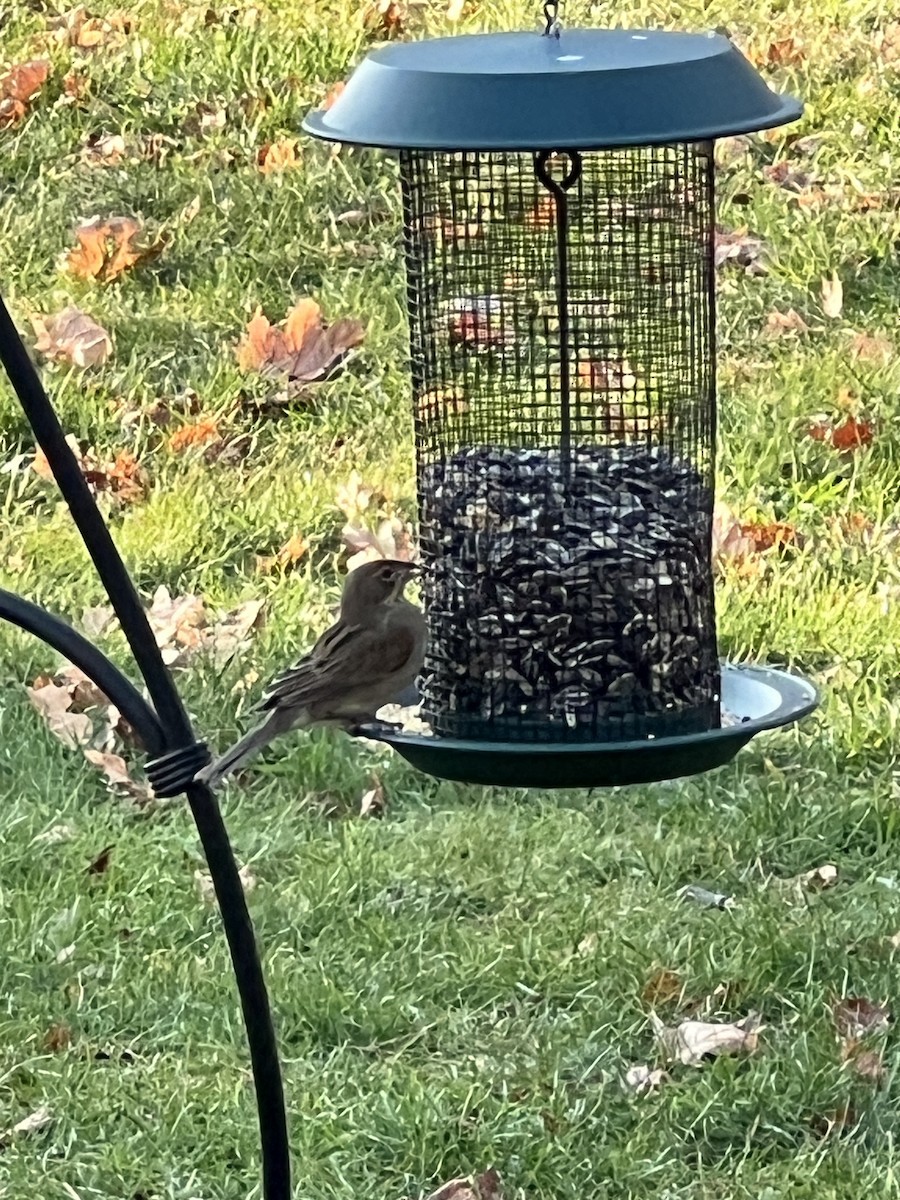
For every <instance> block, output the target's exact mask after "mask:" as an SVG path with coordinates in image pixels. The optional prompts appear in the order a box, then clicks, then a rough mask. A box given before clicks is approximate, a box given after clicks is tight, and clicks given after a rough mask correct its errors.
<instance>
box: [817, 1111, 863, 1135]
mask: <svg viewBox="0 0 900 1200" xmlns="http://www.w3.org/2000/svg"><path fill="white" fill-rule="evenodd" d="M811 1124H812V1127H813V1130H814V1131H815V1133H817V1134H818V1136H819V1137H822V1138H826V1137H829V1136H830V1135H831V1134H832V1133H838V1134H841V1133H844V1132H846V1131H847V1130H849V1129H852V1128H854V1126H856V1125H858V1124H859V1113H858V1112H857V1111H856V1109H855V1108H854V1107H853V1106H852V1105H851V1104H850V1103H846V1104H842V1105H841V1106H840V1108H836V1109H834V1110H832V1111H831V1112H828V1113H822V1114H820V1115H818V1116H816V1117H813V1119H812V1121H811Z"/></svg>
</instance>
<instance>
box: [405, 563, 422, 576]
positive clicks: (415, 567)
mask: <svg viewBox="0 0 900 1200" xmlns="http://www.w3.org/2000/svg"><path fill="white" fill-rule="evenodd" d="M406 569H407V571H408V572H409V573H410V575H423V574H424V573H425V566H424V564H423V563H413V562H411V563H407V564H406Z"/></svg>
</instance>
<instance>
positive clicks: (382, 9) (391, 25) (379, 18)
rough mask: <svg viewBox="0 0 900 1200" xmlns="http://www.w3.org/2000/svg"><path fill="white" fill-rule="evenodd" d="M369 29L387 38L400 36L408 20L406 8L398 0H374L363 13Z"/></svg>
mask: <svg viewBox="0 0 900 1200" xmlns="http://www.w3.org/2000/svg"><path fill="white" fill-rule="evenodd" d="M363 20H364V21H365V23H366V25H367V26H368V28H369V29H371V30H372V31H373V32H377V33H379V34H381V35H382V36H383V37H385V38H394V37H399V36H400V34H401V33H402V32H403V27H404V24H405V21H406V8H405V6H404V5H403V4H401V3H399V2H398V0H373V3H371V4H369V6H368V8H366V10H365V12H364V13H363Z"/></svg>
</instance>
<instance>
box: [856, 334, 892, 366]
mask: <svg viewBox="0 0 900 1200" xmlns="http://www.w3.org/2000/svg"><path fill="white" fill-rule="evenodd" d="M850 349H851V351H852V353H853V355H854V357H855V358H861V359H863V360H864V361H865V362H876V363H880V364H881V365H882V366H884V365H886V364H887V363H889V362H890V361H891V359H892V358H893V357H894V343H893V342H892V341H890V340H889V339H888V338H886V337H880V336H874V337H872V336H870V335H869V334H866V333H857V334H856V335H855V336H854V338H853V341H852V342H851V343H850Z"/></svg>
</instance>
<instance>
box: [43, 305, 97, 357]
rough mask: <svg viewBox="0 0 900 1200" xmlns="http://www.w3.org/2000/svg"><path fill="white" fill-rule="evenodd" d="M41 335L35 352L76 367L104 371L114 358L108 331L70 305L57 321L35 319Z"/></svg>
mask: <svg viewBox="0 0 900 1200" xmlns="http://www.w3.org/2000/svg"><path fill="white" fill-rule="evenodd" d="M31 323H32V325H33V326H34V331H35V333H36V334H37V341H36V342H35V346H34V348H35V350H37V351H38V352H39V353H40V354H45V355H46V356H47V357H48V358H56V359H61V360H63V361H65V362H70V363H72V364H73V365H74V366H76V367H102V366H103V364H104V363H105V362H106V360H107V359H108V358H109V356H110V354H112V348H113V346H112V340H111V338H110V336H109V334H108V333H107V332H106V330H105V329H104V328H103V327H102V326H101V325H98V324H97V322H96V321H94V320H93V319H92V318H91V317H89V316H88V315H87V313H83V312H82V311H81V309H79V308H75V307H74V305H70V306H69V307H68V308H64V309H63V311H62V312H61V313H57V315H56V316H54V317H32V318H31Z"/></svg>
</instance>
